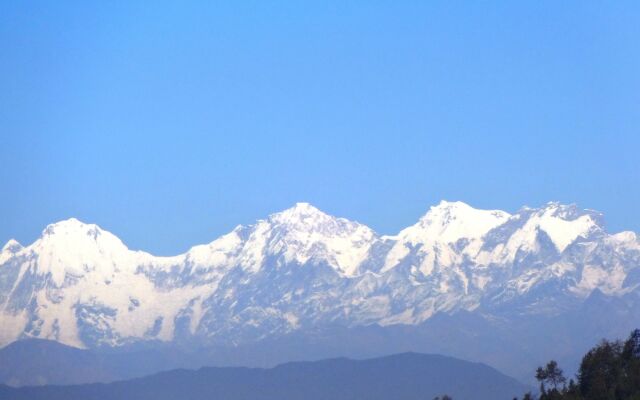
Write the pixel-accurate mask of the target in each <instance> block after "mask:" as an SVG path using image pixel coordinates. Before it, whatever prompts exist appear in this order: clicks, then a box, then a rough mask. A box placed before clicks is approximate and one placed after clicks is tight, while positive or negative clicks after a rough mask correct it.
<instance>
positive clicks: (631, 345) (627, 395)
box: [523, 329, 640, 400]
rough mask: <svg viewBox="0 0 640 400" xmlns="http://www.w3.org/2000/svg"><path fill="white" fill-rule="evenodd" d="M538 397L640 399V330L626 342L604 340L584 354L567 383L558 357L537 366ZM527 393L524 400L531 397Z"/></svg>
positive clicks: (557, 399) (552, 399)
mask: <svg viewBox="0 0 640 400" xmlns="http://www.w3.org/2000/svg"><path fill="white" fill-rule="evenodd" d="M536 379H537V380H538V381H539V382H540V398H539V400H640V330H639V329H636V330H634V331H633V332H631V334H630V335H629V338H628V339H627V340H626V341H625V342H624V343H622V342H620V341H607V340H603V341H602V342H600V343H599V344H598V345H597V346H595V347H594V348H592V349H591V350H589V352H587V354H585V356H584V357H583V358H582V362H581V363H580V369H579V371H578V374H577V382H574V380H573V379H571V380H569V384H568V385H567V384H566V378H565V377H564V376H563V374H562V369H560V368H559V367H558V364H557V363H556V362H555V361H550V362H549V363H547V365H546V366H545V367H544V368H543V367H539V368H538V369H537V370H536ZM531 398H532V397H531V394H530V393H527V394H525V396H524V398H523V400H525V399H526V400H530V399H531Z"/></svg>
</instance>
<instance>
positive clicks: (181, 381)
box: [0, 353, 530, 400]
mask: <svg viewBox="0 0 640 400" xmlns="http://www.w3.org/2000/svg"><path fill="white" fill-rule="evenodd" d="M529 389H530V388H528V387H527V386H525V385H523V384H522V383H520V382H518V381H516V380H515V379H513V378H510V377H508V376H505V375H503V374H502V373H500V372H498V371H497V370H495V369H493V368H491V367H488V366H486V365H484V364H479V363H471V362H467V361H462V360H458V359H455V358H451V357H445V356H439V355H427V354H417V353H404V354H398V355H392V356H387V357H381V358H375V359H369V360H350V359H346V358H338V359H331V360H323V361H316V362H292V363H287V364H283V365H280V366H277V367H275V368H272V369H260V368H241V367H226V368H202V369H199V370H173V371H168V372H162V373H159V374H156V375H152V376H149V377H144V378H139V379H133V380H129V381H121V382H114V383H110V384H86V385H78V386H38V387H24V388H11V387H7V386H1V387H0V399H11V400H21V399H24V400H40V399H42V400H76V399H77V400H89V399H90V400H123V399H135V400H145V399H149V400H183V399H190V400H200V399H202V400H205V399H206V400H211V399H225V400H241V399H242V400H262V399H264V400H274V399H287V400H316V399H317V400H327V399H331V400H342V399H344V400H347V399H349V400H355V399H362V400H377V399H380V400H389V399H394V400H424V399H432V398H434V397H435V396H440V395H442V394H445V393H446V394H448V395H450V396H452V397H453V398H454V399H455V400H466V399H469V400H472V399H473V400H485V399H486V400H497V399H505V400H510V399H512V398H513V397H514V396H517V395H521V394H522V393H524V392H526V391H527V390H529Z"/></svg>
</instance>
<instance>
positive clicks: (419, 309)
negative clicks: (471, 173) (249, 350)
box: [0, 201, 640, 348]
mask: <svg viewBox="0 0 640 400" xmlns="http://www.w3.org/2000/svg"><path fill="white" fill-rule="evenodd" d="M601 220H602V218H601V215H600V214H599V213H597V212H595V211H592V210H581V209H579V208H577V207H576V206H575V205H561V204H558V203H548V204H547V205H545V206H544V207H542V208H527V207H525V208H522V209H521V210H519V211H518V212H516V213H515V214H509V213H507V212H504V211H498V210H478V209H474V208H472V207H470V206H469V205H467V204H464V203H461V202H445V201H443V202H441V203H440V204H438V205H437V206H434V207H431V209H430V210H429V211H428V212H427V214H426V215H424V216H423V217H422V218H420V220H419V221H418V222H417V223H416V224H415V225H413V226H410V227H408V228H406V229H404V230H402V231H401V232H400V233H398V234H397V235H395V236H381V235H378V234H377V233H376V232H374V231H373V230H371V229H370V228H368V227H367V226H365V225H362V224H359V223H357V222H353V221H349V220H347V219H344V218H336V217H333V216H330V215H327V214H325V213H323V212H322V211H320V210H318V209H316V208H315V207H313V206H311V205H309V204H307V203H298V204H296V205H295V206H294V207H292V208H290V209H287V210H285V211H282V212H279V213H276V214H272V215H270V216H269V217H268V218H267V219H265V220H260V221H257V222H256V223H255V224H253V225H250V226H238V227H237V228H235V229H234V230H233V231H232V232H230V233H228V234H226V235H224V236H222V237H220V238H218V239H216V240H214V241H213V242H211V243H209V244H206V245H199V246H195V247H193V248H191V249H190V250H189V251H187V252H186V253H184V254H181V255H178V256H174V257H156V256H153V255H151V254H149V253H146V252H142V251H132V250H129V249H128V248H127V246H126V245H125V244H124V243H122V241H121V240H120V239H118V238H117V237H116V236H115V235H113V234H111V233H110V232H107V231H105V230H103V229H101V228H100V227H98V226H96V225H93V224H85V223H82V222H80V221H78V220H76V219H69V220H66V221H61V222H58V223H55V224H52V225H49V226H47V227H46V229H45V230H44V231H43V232H42V235H41V236H40V238H38V239H37V240H36V241H35V242H34V243H32V244H31V245H29V246H26V247H23V246H21V245H20V244H19V243H18V242H16V241H15V240H11V241H9V242H8V243H7V244H6V245H5V246H4V247H3V248H2V252H1V253H0V346H3V345H6V344H8V343H11V342H13V341H16V340H19V339H22V338H45V339H51V340H56V341H59V342H61V343H64V344H67V345H71V346H75V347H80V348H95V347H100V346H120V345H124V344H130V343H136V342H140V341H163V342H185V341H187V342H188V341H197V342H198V343H213V344H239V343H246V342H252V341H257V340H260V339H263V338H267V337H273V336H278V335H283V334H287V333H290V332H294V331H303V330H304V329H309V328H314V327H319V326H333V325H339V326H345V327H354V326H364V325H372V324H378V325H382V326H386V325H393V324H407V325H414V324H419V323H422V322H424V321H426V320H428V319H429V318H431V317H432V316H434V315H435V314H437V313H440V312H442V313H449V314H453V313H456V312H457V311H461V310H466V311H476V312H481V313H483V314H486V315H494V316H503V315H527V314H536V315H540V314H545V315H553V314H555V313H561V312H563V311H566V310H569V309H572V308H575V307H577V306H578V305H579V304H581V303H582V302H583V301H584V300H585V299H586V298H587V297H588V296H589V295H590V294H591V293H592V292H593V291H594V290H599V291H600V292H602V293H604V294H606V295H610V296H624V295H626V294H628V293H631V292H634V291H637V290H638V287H639V285H640V241H639V240H638V238H637V236H636V234H635V233H633V232H622V233H617V234H609V233H607V232H606V231H605V230H604V227H603V225H602V222H601Z"/></svg>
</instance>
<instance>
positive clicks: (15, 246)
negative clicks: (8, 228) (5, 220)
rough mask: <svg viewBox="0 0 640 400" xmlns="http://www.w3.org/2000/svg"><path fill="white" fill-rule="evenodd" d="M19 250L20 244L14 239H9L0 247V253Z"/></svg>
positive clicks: (20, 248)
mask: <svg viewBox="0 0 640 400" xmlns="http://www.w3.org/2000/svg"><path fill="white" fill-rule="evenodd" d="M20 250H22V245H21V244H20V243H19V242H18V241H17V240H15V239H9V241H8V242H7V244H5V245H4V246H3V247H2V253H4V252H9V253H17V252H18V251H20Z"/></svg>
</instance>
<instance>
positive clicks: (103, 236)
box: [28, 218, 132, 286]
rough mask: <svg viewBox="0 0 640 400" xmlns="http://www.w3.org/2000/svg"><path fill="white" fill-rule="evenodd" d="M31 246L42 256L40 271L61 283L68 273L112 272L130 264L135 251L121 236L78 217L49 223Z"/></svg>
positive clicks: (39, 261) (39, 260)
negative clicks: (86, 222) (82, 220)
mask: <svg viewBox="0 0 640 400" xmlns="http://www.w3.org/2000/svg"><path fill="white" fill-rule="evenodd" d="M28 249H29V250H31V251H32V252H33V253H35V254H36V255H37V256H38V263H37V265H38V268H37V273H38V274H42V275H47V274H51V277H52V279H53V282H54V283H55V284H56V285H57V286H60V285H62V284H63V282H64V280H65V278H66V277H67V276H68V275H72V276H82V275H84V274H86V273H89V272H91V271H96V270H100V271H102V273H106V274H109V273H113V272H114V271H115V270H117V269H118V267H117V266H120V267H122V266H129V265H130V262H129V258H130V256H131V253H132V252H131V251H129V249H128V248H127V246H125V245H124V243H122V241H121V240H120V239H119V238H118V237H117V236H115V235H113V234H112V233H110V232H108V231H105V230H103V229H101V228H100V227H99V226H97V225H95V224H85V223H84V222H81V221H79V220H78V219H76V218H70V219H67V220H64V221H60V222H57V223H55V224H51V225H48V226H47V227H46V228H45V230H44V231H43V232H42V236H41V237H40V239H38V240H37V241H36V242H35V243H33V244H32V245H31V246H29V247H28Z"/></svg>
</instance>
